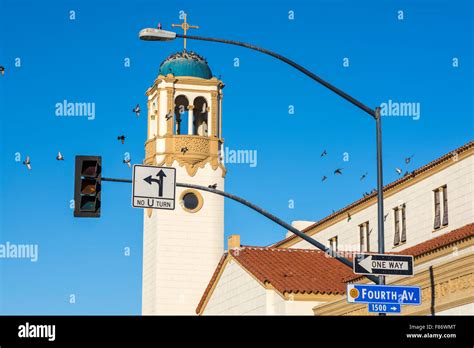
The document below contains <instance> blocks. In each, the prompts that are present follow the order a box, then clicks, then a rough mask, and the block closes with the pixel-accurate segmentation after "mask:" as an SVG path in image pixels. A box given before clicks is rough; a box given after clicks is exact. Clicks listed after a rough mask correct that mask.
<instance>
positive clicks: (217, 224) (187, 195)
mask: <svg viewBox="0 0 474 348" xmlns="http://www.w3.org/2000/svg"><path fill="white" fill-rule="evenodd" d="M223 87H224V85H223V83H222V82H221V81H220V80H219V79H217V78H215V77H212V74H211V70H210V69H209V66H208V65H207V62H206V61H205V59H204V58H202V57H201V56H199V55H197V54H196V53H193V52H186V51H185V50H184V51H183V52H179V53H176V54H173V55H171V56H170V57H168V58H167V59H166V60H165V61H164V62H163V63H162V64H161V66H160V71H159V75H158V78H157V79H156V80H155V82H154V84H153V86H151V87H150V88H149V89H148V90H147V92H146V95H147V97H148V137H147V141H146V143H145V152H146V156H145V161H144V162H145V164H149V165H158V166H168V167H174V168H176V176H177V177H176V181H177V182H182V183H190V184H197V185H202V186H206V187H207V186H209V185H215V184H217V188H218V189H219V190H224V177H225V174H226V170H225V167H224V165H223V163H222V162H221V159H220V155H219V154H220V149H221V146H222V145H223V139H222V132H221V124H222V122H221V116H222V115H221V111H222V104H221V102H222V88H223ZM176 200H177V201H176V209H175V210H157V209H146V210H145V211H144V241H143V289H142V314H144V315H150V314H185V315H186V314H188V315H193V314H195V309H196V307H197V305H198V303H199V300H200V298H201V296H202V294H203V292H204V290H205V288H206V286H207V284H208V282H209V280H210V279H211V276H212V273H213V271H214V269H215V267H216V266H217V264H218V262H219V259H220V258H221V256H222V254H223V252H224V199H223V197H221V196H218V195H215V194H212V193H209V192H204V191H201V192H199V191H197V190H192V189H184V188H180V187H177V188H176Z"/></svg>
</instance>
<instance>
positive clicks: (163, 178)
mask: <svg viewBox="0 0 474 348" xmlns="http://www.w3.org/2000/svg"><path fill="white" fill-rule="evenodd" d="M175 196H176V169H175V168H169V167H153V166H144V165H140V164H136V165H134V166H133V180H132V206H133V207H135V208H153V209H168V210H173V209H174V207H175Z"/></svg>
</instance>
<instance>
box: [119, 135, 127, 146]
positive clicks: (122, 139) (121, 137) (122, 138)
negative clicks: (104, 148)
mask: <svg viewBox="0 0 474 348" xmlns="http://www.w3.org/2000/svg"><path fill="white" fill-rule="evenodd" d="M125 138H126V136H125V135H119V136H118V137H117V140H120V141H121V142H122V144H125Z"/></svg>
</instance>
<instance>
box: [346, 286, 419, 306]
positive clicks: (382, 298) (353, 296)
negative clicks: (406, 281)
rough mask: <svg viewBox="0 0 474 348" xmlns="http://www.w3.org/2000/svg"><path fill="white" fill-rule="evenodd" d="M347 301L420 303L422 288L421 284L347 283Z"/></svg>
mask: <svg viewBox="0 0 474 348" xmlns="http://www.w3.org/2000/svg"><path fill="white" fill-rule="evenodd" d="M347 301H348V302H350V303H389V304H392V303H398V304H405V305H420V304H421V288H420V287H419V286H396V285H370V284H347Z"/></svg>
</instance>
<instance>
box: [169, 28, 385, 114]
mask: <svg viewBox="0 0 474 348" xmlns="http://www.w3.org/2000/svg"><path fill="white" fill-rule="evenodd" d="M176 37H179V38H183V39H190V40H201V41H212V42H220V43H224V44H230V45H235V46H241V47H246V48H249V49H252V50H255V51H258V52H261V53H265V54H268V55H269V56H272V57H274V58H277V59H279V60H281V61H283V62H285V63H286V64H289V65H291V66H292V67H294V68H295V69H298V70H299V71H301V72H302V73H303V74H305V75H306V76H308V77H310V78H311V79H313V80H315V81H316V82H318V83H320V84H321V85H323V86H324V87H326V88H329V89H330V90H331V91H333V92H334V93H336V94H337V95H339V96H340V97H342V98H344V99H345V100H347V101H348V102H350V103H352V104H354V105H355V106H357V107H358V108H359V109H362V110H363V111H365V112H366V113H368V114H369V115H370V116H372V117H373V118H374V119H375V118H376V114H375V110H373V109H372V108H369V107H368V106H367V105H365V104H363V103H361V102H360V101H358V100H357V99H355V98H353V97H351V96H350V95H349V94H347V93H346V92H344V91H342V90H340V89H339V88H337V87H336V86H333V85H332V84H330V83H329V82H327V81H325V80H323V79H322V78H320V77H319V76H317V75H316V74H313V73H312V72H311V71H309V70H308V69H306V68H304V67H302V66H301V65H299V64H298V63H295V62H294V61H292V60H291V59H288V58H286V57H284V56H282V55H281V54H278V53H275V52H272V51H269V50H267V49H265V48H261V47H258V46H254V45H251V44H248V43H245V42H240V41H234V40H224V39H217V38H212V37H202V36H195V35H182V34H176Z"/></svg>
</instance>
